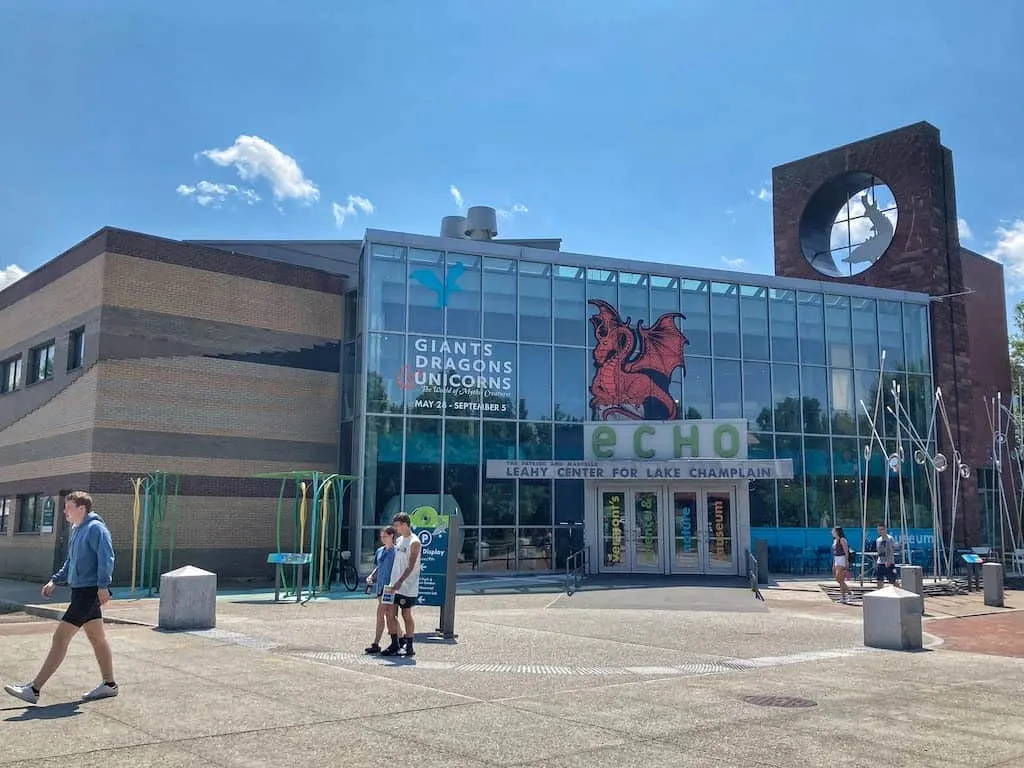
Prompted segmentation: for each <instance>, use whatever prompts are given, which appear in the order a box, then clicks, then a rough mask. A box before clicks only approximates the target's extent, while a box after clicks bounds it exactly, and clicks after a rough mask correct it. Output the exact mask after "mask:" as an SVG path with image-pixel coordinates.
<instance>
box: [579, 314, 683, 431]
mask: <svg viewBox="0 0 1024 768" xmlns="http://www.w3.org/2000/svg"><path fill="white" fill-rule="evenodd" d="M587 303H588V304H593V305H594V306H595V307H597V314H595V315H591V317H590V324H591V325H592V326H593V328H594V352H593V358H594V377H593V379H592V380H591V382H590V408H591V411H592V413H593V415H594V418H595V419H596V420H598V421H619V420H626V419H635V420H642V421H665V420H671V419H677V418H679V403H677V402H676V400H675V398H674V397H672V392H671V383H672V376H673V375H674V374H675V372H676V370H677V369H679V368H681V369H682V370H683V375H684V376H685V375H686V359H685V357H684V353H683V350H684V348H685V347H686V345H687V344H689V343H690V342H689V340H688V339H687V338H686V336H684V335H683V332H682V330H680V328H679V326H678V325H676V318H679V319H681V320H685V319H686V315H683V314H681V313H679V312H666V313H665V314H663V315H662V316H661V317H659V318H658V319H657V320H656V321H655V322H654V324H653V325H651V326H650V327H645V326H644V321H643V320H637V321H636V327H634V326H633V325H632V319H631V318H629V317H627V318H626V319H625V320H623V319H622V316H621V315H620V314H619V311H618V310H617V309H615V307H613V306H612V305H611V304H609V303H608V302H606V301H602V300H601V299H591V300H590V301H589V302H587Z"/></svg>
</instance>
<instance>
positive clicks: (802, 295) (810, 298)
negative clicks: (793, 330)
mask: <svg viewBox="0 0 1024 768" xmlns="http://www.w3.org/2000/svg"><path fill="white" fill-rule="evenodd" d="M822 303H823V299H822V296H821V294H820V293H806V292H804V291H800V292H799V293H798V294H797V319H798V320H799V323H800V360H801V362H804V363H816V364H818V365H824V364H825V314H824V311H823V306H822Z"/></svg>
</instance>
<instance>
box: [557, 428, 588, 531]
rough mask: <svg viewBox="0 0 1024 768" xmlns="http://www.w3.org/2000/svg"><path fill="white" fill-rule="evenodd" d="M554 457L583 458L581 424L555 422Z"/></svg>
mask: <svg viewBox="0 0 1024 768" xmlns="http://www.w3.org/2000/svg"><path fill="white" fill-rule="evenodd" d="M555 458H556V459H561V460H580V459H582V458H583V426H582V425H577V424H571V425H568V424H555ZM559 482H565V481H559ZM580 514H582V513H580Z"/></svg>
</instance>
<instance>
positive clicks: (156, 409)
mask: <svg viewBox="0 0 1024 768" xmlns="http://www.w3.org/2000/svg"><path fill="white" fill-rule="evenodd" d="M24 280H25V282H24V283H23V284H22V285H19V284H18V283H16V284H15V286H14V289H13V290H12V289H8V290H7V291H4V292H2V293H0V354H2V355H3V357H6V355H8V354H23V355H26V359H25V360H24V362H23V367H27V352H28V349H29V347H30V346H31V345H34V344H37V343H41V342H40V340H42V341H45V340H47V339H48V338H54V339H55V340H56V344H57V350H56V353H55V356H54V366H53V367H54V376H53V378H52V379H48V380H46V381H42V382H40V383H37V384H32V385H30V386H22V387H20V388H19V389H18V390H17V391H15V392H11V393H8V394H5V395H0V497H6V498H12V499H16V498H18V497H20V496H26V495H27V496H33V495H36V494H42V495H44V497H51V498H53V499H54V501H55V507H56V517H57V518H58V519H57V520H55V521H54V529H55V530H54V531H53V532H51V533H38V532H36V533H23V534H17V535H15V534H13V531H15V530H17V529H18V514H17V509H15V511H14V514H13V515H12V519H11V520H9V521H8V531H7V532H5V533H4V534H0V577H2V576H16V577H23V578H32V579H41V578H45V577H46V576H48V575H49V574H50V573H51V572H52V567H53V561H54V559H55V558H59V557H60V556H61V554H62V552H63V548H64V546H66V537H64V536H62V530H61V529H62V526H61V525H60V522H61V521H60V519H59V518H60V508H61V504H62V501H61V499H60V494H61V493H62V492H67V491H69V490H73V489H84V490H88V491H90V492H92V493H93V495H94V499H95V501H96V509H97V511H98V512H99V513H100V514H101V515H103V516H104V518H105V519H106V520H107V522H108V524H109V525H110V527H111V531H112V533H113V536H114V542H115V548H116V555H117V558H118V567H117V570H116V578H115V581H116V582H117V583H121V584H127V580H128V578H129V577H130V570H129V569H130V562H131V557H132V552H131V542H132V526H133V515H132V507H133V496H132V490H131V489H132V485H131V481H132V479H133V478H134V477H138V476H142V475H145V474H147V473H150V472H155V471H163V472H168V473H179V474H180V475H181V482H182V495H181V496H180V499H179V517H178V522H177V527H176V532H175V536H176V540H177V547H178V549H179V551H180V553H181V557H182V558H184V559H182V560H181V561H178V560H177V559H176V560H175V563H176V564H177V565H182V564H185V562H186V561H187V562H193V563H195V564H196V565H201V566H203V567H207V568H212V569H214V570H216V571H218V573H219V574H220V575H222V576H225V577H229V578H230V577H235V576H240V577H254V576H255V577H263V576H266V575H268V574H267V571H268V569H267V568H266V566H265V563H264V562H263V561H265V558H266V554H267V552H269V551H271V550H272V549H274V547H275V541H274V525H273V523H274V511H275V507H276V504H277V489H278V487H279V486H278V482H277V481H274V480H269V481H268V480H259V479H256V475H258V474H261V473H268V472H285V471H291V470H306V471H312V470H315V471H321V472H331V471H335V469H336V468H337V461H338V433H339V426H338V409H339V406H338V403H339V397H338V394H339V393H338V386H339V376H338V368H337V356H338V344H339V341H338V340H339V339H340V338H341V337H342V328H341V324H342V302H341V295H340V293H341V289H340V281H339V280H338V279H337V278H335V277H334V276H333V275H328V274H326V273H320V272H318V271H316V270H312V269H308V268H305V267H297V266H293V265H288V264H282V263H271V262H265V261H262V260H260V259H256V258H253V257H248V256H244V255H239V254H232V253H228V252H219V251H214V250H212V249H208V248H201V247H198V246H188V245H186V244H182V243H177V242H174V241H166V240H160V239H159V238H150V237H147V236H144V235H138V234H135V233H126V232H122V231H119V230H103V231H101V232H100V233H97V234H96V235H94V236H93V237H91V238H89V239H88V240H86V241H83V243H81V244H80V245H79V246H76V247H75V248H74V249H72V250H70V251H68V252H67V253H65V254H62V255H61V256H59V257H58V258H57V259H54V260H53V261H52V262H49V263H48V264H46V265H44V267H43V268H41V269H40V270H39V271H37V273H33V275H30V276H29V277H27V278H25V279H24ZM75 327H85V328H86V354H85V360H84V361H83V365H82V366H80V367H79V368H77V369H75V370H71V371H68V370H66V368H67V363H66V361H67V360H68V356H67V346H68V341H67V335H68V329H69V328H75ZM3 357H0V359H3ZM288 514H289V515H290V514H291V510H290V507H289V509H288ZM286 529H287V534H286V539H287V543H288V545H289V546H291V539H290V536H291V533H290V528H289V527H288V526H286Z"/></svg>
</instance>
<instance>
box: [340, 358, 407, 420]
mask: <svg viewBox="0 0 1024 768" xmlns="http://www.w3.org/2000/svg"><path fill="white" fill-rule="evenodd" d="M358 366H359V356H358V355H357V354H356V344H355V343H354V342H350V343H348V344H346V345H345V346H343V347H342V348H341V420H342V421H345V420H346V419H353V418H355V415H356V382H357V381H359V378H360V370H359V368H358ZM399 368H401V366H399ZM396 384H397V382H396ZM400 391H401V390H399V392H400ZM380 394H382V395H383V396H384V397H386V398H387V400H388V402H389V403H390V395H389V394H388V393H387V392H383V393H380ZM396 405H397V406H398V409H399V410H400V409H401V407H402V404H401V403H396Z"/></svg>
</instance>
